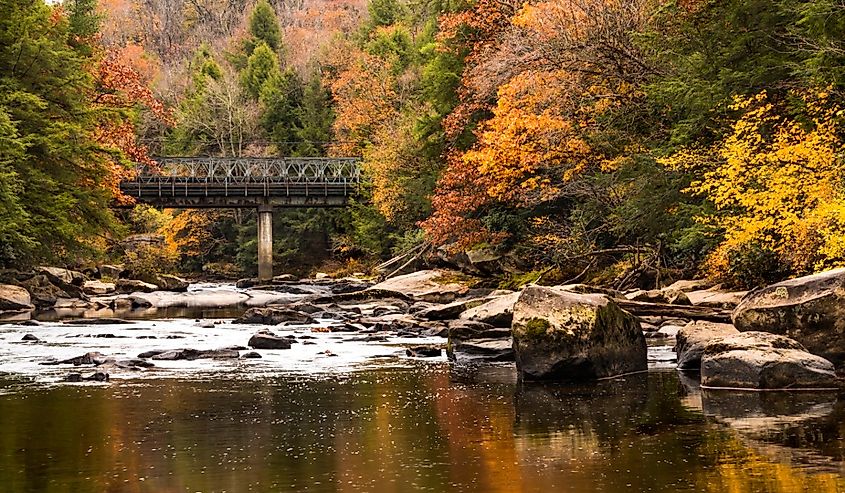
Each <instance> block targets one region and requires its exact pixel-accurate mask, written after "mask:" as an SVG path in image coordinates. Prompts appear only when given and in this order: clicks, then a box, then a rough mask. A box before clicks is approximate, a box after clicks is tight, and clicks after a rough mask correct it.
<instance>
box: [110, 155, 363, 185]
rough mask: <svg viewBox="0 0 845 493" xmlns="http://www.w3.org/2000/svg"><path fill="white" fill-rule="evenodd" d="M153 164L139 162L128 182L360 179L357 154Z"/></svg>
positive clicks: (187, 159) (341, 181) (177, 160)
mask: <svg viewBox="0 0 845 493" xmlns="http://www.w3.org/2000/svg"><path fill="white" fill-rule="evenodd" d="M155 161H156V166H154V167H151V166H146V165H139V167H138V168H137V170H136V171H137V173H136V176H135V177H134V178H131V179H129V180H126V182H129V183H139V184H154V183H160V182H161V181H162V180H163V179H164V180H167V181H171V182H174V181H175V182H192V183H209V184H215V183H219V184H226V185H238V184H252V183H268V184H292V183H320V184H345V185H347V184H348V185H355V184H358V183H360V182H361V168H360V166H359V162H360V160H359V159H358V158H328V157H317V158H310V157H301V158H299V157H297V158H294V157H277V158H272V157H241V158H227V157H168V158H156V159H155Z"/></svg>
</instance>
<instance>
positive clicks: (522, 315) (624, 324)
mask: <svg viewBox="0 0 845 493" xmlns="http://www.w3.org/2000/svg"><path fill="white" fill-rule="evenodd" d="M512 332H513V339H514V351H515V356H516V365H517V370H518V371H519V375H520V377H521V378H522V379H525V380H570V381H579V380H590V379H596V378H603V377H610V376H614V375H620V374H623V373H629V372H635V371H641V370H645V369H646V368H647V360H646V343H645V338H644V337H643V333H642V329H641V327H640V324H639V321H638V320H637V319H636V317H634V316H633V315H631V314H630V313H628V312H626V311H624V310H622V309H621V308H619V306H618V305H616V303H614V302H613V301H612V300H611V299H610V298H608V297H607V296H605V295H597V294H575V293H571V292H568V291H565V290H562V289H559V288H548V287H542V286H528V287H526V288H525V290H524V291H523V292H522V294H521V296H520V297H519V299H518V301H517V302H516V304H515V305H514V318H513V326H512Z"/></svg>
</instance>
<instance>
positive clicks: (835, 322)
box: [732, 269, 845, 367]
mask: <svg viewBox="0 0 845 493" xmlns="http://www.w3.org/2000/svg"><path fill="white" fill-rule="evenodd" d="M732 319H733V323H734V325H735V326H736V328H737V329H739V330H740V331H743V332H744V331H764V332H773V333H776V334H782V335H785V336H787V337H791V338H793V339H795V340H797V341H798V342H800V343H801V344H803V345H804V346H805V347H806V348H807V350H808V351H809V352H811V353H813V354H816V355H819V356H821V357H823V358H825V359H828V360H830V361H831V362H833V364H834V365H836V366H837V367H840V366H842V365H844V364H845V269H836V270H831V271H826V272H822V273H819V274H814V275H811V276H805V277H799V278H797V279H790V280H788V281H783V282H779V283H777V284H772V285H771V286H767V287H765V288H762V289H759V290H756V291H752V292H751V293H749V294H748V295H747V296H746V297H745V298H744V299H743V300H742V302H741V303H740V304H739V305H738V306H737V307H736V309H735V310H734V311H733V315H732Z"/></svg>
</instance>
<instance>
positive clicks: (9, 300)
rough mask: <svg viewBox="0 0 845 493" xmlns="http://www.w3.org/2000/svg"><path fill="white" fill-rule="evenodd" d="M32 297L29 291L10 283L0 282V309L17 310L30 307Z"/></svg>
mask: <svg viewBox="0 0 845 493" xmlns="http://www.w3.org/2000/svg"><path fill="white" fill-rule="evenodd" d="M32 308H33V306H32V298H31V297H30V295H29V291H27V290H26V289H24V288H22V287H20V286H13V285H11V284H0V311H6V310H9V311H17V310H30V309H32Z"/></svg>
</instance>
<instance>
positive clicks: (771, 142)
mask: <svg viewBox="0 0 845 493" xmlns="http://www.w3.org/2000/svg"><path fill="white" fill-rule="evenodd" d="M796 96H799V97H801V98H802V99H803V101H804V103H805V110H804V114H803V115H800V120H799V119H798V118H799V117H791V116H786V115H785V113H786V112H785V111H784V110H783V108H782V107H781V106H780V105H778V104H775V103H773V102H772V101H770V98H769V97H768V95H767V94H766V92H761V93H760V94H757V95H756V96H753V97H748V98H740V97H737V98H735V100H734V104H733V106H732V109H733V110H736V111H741V112H742V113H741V116H740V117H739V118H738V119H737V120H736V121H735V122H734V124H733V126H732V132H731V133H730V135H728V136H727V137H726V138H725V139H724V140H723V141H722V142H720V143H718V144H716V145H714V146H712V147H710V148H705V149H684V150H682V151H680V152H678V153H676V154H674V155H673V156H671V157H669V158H667V159H664V160H663V163H664V164H665V165H666V166H668V167H671V168H675V169H682V170H686V171H690V172H692V173H693V174H694V175H695V176H697V177H698V178H697V179H696V180H695V181H693V182H692V184H691V185H690V187H689V189H688V191H690V192H692V193H694V194H697V195H702V196H704V197H707V198H708V199H709V200H710V201H712V202H713V204H714V205H715V206H716V208H717V210H718V211H719V212H718V214H715V215H713V216H708V217H702V218H699V219H700V220H701V221H703V222H705V223H707V224H710V225H713V226H716V227H719V228H721V229H722V230H723V231H724V241H723V242H722V243H721V245H719V247H718V248H717V249H716V250H715V251H714V252H713V254H712V255H711V258H710V259H709V263H708V267H709V269H710V270H711V273H712V274H714V275H716V276H724V275H725V273H726V272H727V270H728V269H729V267H730V266H729V259H730V255H731V253H732V252H737V251H739V250H740V249H741V248H742V247H744V246H748V245H759V246H761V247H763V248H766V249H769V250H771V251H773V252H776V253H777V254H778V256H779V257H780V258H781V260H782V261H783V262H785V263H786V264H788V265H789V266H790V267H791V268H792V269H793V270H794V271H796V272H799V273H801V272H807V271H812V270H818V269H822V268H827V267H832V266H839V265H845V195H843V189H842V186H841V184H842V177H843V176H845V174H843V173H845V163H843V162H842V160H841V159H840V157H839V155H838V153H837V150H838V149H840V148H841V146H842V141H841V139H840V138H839V135H840V134H841V131H842V122H841V118H840V117H841V112H840V108H839V107H838V106H837V105H836V104H835V103H833V102H832V101H831V100H830V96H829V94H828V93H827V92H826V91H816V92H815V93H809V92H805V93H802V94H796Z"/></svg>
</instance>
